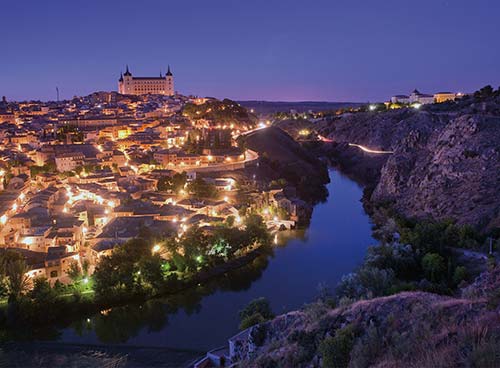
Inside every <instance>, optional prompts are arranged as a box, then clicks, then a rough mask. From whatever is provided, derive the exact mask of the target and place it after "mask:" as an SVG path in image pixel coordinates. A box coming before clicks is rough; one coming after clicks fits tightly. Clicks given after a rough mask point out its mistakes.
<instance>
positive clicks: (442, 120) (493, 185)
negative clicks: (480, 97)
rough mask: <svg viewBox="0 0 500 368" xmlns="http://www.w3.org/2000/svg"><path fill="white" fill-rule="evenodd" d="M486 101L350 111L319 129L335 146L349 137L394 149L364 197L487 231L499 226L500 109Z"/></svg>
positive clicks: (403, 210)
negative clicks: (443, 107) (449, 107)
mask: <svg viewBox="0 0 500 368" xmlns="http://www.w3.org/2000/svg"><path fill="white" fill-rule="evenodd" d="M499 105H500V104H499ZM488 106H490V108H489V109H488V108H484V109H481V110H480V111H478V110H474V109H472V108H471V107H470V106H467V108H462V109H459V110H457V111H451V112H450V111H448V112H433V111H432V110H431V111H412V110H408V109H405V110H400V111H389V112H384V113H359V114H351V115H349V116H345V117H340V118H339V119H337V120H333V121H329V122H322V123H320V128H319V130H320V133H321V134H323V135H325V136H327V137H329V138H330V139H333V140H334V141H335V142H336V143H337V149H338V145H339V144H342V143H356V144H361V145H364V146H367V147H369V148H371V149H378V150H392V151H394V153H393V154H391V155H386V157H385V159H384V161H383V162H382V164H381V165H380V166H381V169H380V175H379V176H378V178H376V179H375V180H374V181H373V182H372V183H371V184H372V186H373V188H374V190H373V193H372V195H371V198H370V199H371V201H372V202H374V203H376V202H385V201H387V202H392V203H393V205H394V207H395V209H396V210H398V211H399V212H400V213H402V214H404V215H405V216H407V217H417V218H423V217H432V218H434V219H436V220H443V219H455V220H457V222H458V223H460V224H465V223H467V224H471V225H474V226H477V227H478V228H481V229H491V228H493V227H498V226H500V114H499V113H498V107H497V106H498V105H495V104H493V105H488ZM360 154H361V153H359V152H358V153H357V155H360ZM363 155H364V156H365V157H366V159H367V160H370V159H372V160H373V158H374V156H376V155H374V154H366V153H365V154H363ZM379 160H380V158H379Z"/></svg>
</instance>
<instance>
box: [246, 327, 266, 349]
mask: <svg viewBox="0 0 500 368" xmlns="http://www.w3.org/2000/svg"><path fill="white" fill-rule="evenodd" d="M266 335H267V326H266V325H265V324H263V325H257V326H255V327H254V328H253V329H252V331H251V333H250V337H251V339H252V341H253V342H254V344H255V345H257V346H262V345H263V344H264V341H265V340H266Z"/></svg>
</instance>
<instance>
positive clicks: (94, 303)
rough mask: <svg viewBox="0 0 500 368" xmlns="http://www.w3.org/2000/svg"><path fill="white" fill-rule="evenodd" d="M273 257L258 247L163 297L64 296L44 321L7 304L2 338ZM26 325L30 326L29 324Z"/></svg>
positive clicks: (24, 307)
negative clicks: (21, 321)
mask: <svg viewBox="0 0 500 368" xmlns="http://www.w3.org/2000/svg"><path fill="white" fill-rule="evenodd" d="M270 254H272V248H271V247H270V246H269V245H268V244H266V243H262V244H259V245H258V246H257V247H256V248H255V247H254V248H253V249H251V250H249V251H247V252H246V253H245V254H244V255H241V256H239V257H237V258H235V259H232V260H229V261H227V262H225V263H223V264H219V265H217V266H215V267H212V268H210V269H208V270H201V271H200V272H197V273H196V274H194V275H193V276H191V277H190V278H189V279H187V280H179V281H178V282H176V283H175V284H173V285H170V289H169V290H168V292H163V293H159V294H153V295H145V294H141V293H135V294H134V293H131V294H129V295H121V296H120V298H119V299H102V298H100V299H96V298H95V296H94V295H86V296H85V295H80V296H79V297H78V298H77V296H76V295H73V297H71V295H61V296H59V297H58V300H55V301H51V302H52V303H55V304H54V305H57V308H53V309H52V310H51V313H50V314H49V315H45V313H44V317H43V318H36V319H34V320H30V319H28V320H25V319H24V318H26V317H27V316H25V315H29V314H31V313H36V314H38V313H39V312H41V311H40V310H38V309H37V308H36V307H35V306H32V305H30V304H29V303H26V302H23V303H21V304H17V305H16V306H15V310H12V309H13V305H11V304H8V303H6V304H4V305H3V306H2V308H1V309H0V315H2V318H1V319H0V323H2V325H3V326H2V328H1V330H2V335H0V338H1V340H2V341H9V340H18V339H20V340H25V339H27V338H28V339H30V338H34V337H35V336H36V335H37V332H38V331H40V332H42V331H45V330H46V329H47V328H49V330H51V329H52V328H53V327H56V328H61V327H65V326H67V325H69V324H70V323H72V322H73V321H75V320H78V319H80V318H87V317H88V316H91V315H94V314H96V313H99V312H102V311H109V310H112V309H113V308H116V307H122V306H125V305H130V304H139V303H143V302H145V301H147V300H154V299H158V298H164V297H168V296H172V295H176V294H179V293H182V292H184V291H186V290H189V289H191V288H195V287H197V286H198V285H200V284H202V283H206V282H207V281H209V280H211V279H213V278H216V277H218V276H221V275H224V274H226V273H228V272H230V271H232V270H237V269H238V268H241V267H244V266H245V265H247V264H249V263H251V262H252V261H253V260H255V259H256V258H258V257H262V256H264V257H267V256H269V255H270ZM87 294H88V293H87ZM33 308H35V309H33ZM13 314H14V315H18V314H22V315H23V321H24V322H23V323H22V324H19V323H17V322H15V321H17V318H16V317H12V315H13ZM12 318H13V320H12ZM13 321H14V322H13ZM26 322H29V323H27V324H26ZM42 335H43V333H42Z"/></svg>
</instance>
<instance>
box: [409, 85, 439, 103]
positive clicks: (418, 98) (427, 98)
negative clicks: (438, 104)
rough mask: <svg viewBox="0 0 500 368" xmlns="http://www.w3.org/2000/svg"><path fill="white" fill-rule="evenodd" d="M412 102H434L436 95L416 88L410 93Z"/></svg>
mask: <svg viewBox="0 0 500 368" xmlns="http://www.w3.org/2000/svg"><path fill="white" fill-rule="evenodd" d="M410 103H420V104H422V105H425V104H431V103H434V95H428V94H425V93H420V92H419V90H418V89H414V90H413V92H412V93H411V95H410Z"/></svg>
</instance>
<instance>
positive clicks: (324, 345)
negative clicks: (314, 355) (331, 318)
mask: <svg viewBox="0 0 500 368" xmlns="http://www.w3.org/2000/svg"><path fill="white" fill-rule="evenodd" d="M354 340H355V334H354V329H353V327H352V326H351V325H349V326H346V327H344V328H342V329H339V330H337V332H336V333H335V336H333V337H327V338H326V339H324V340H323V341H322V342H321V343H320V345H319V351H320V353H321V356H322V358H323V364H322V367H323V368H346V367H348V366H349V362H350V361H351V351H352V348H353V346H354Z"/></svg>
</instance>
